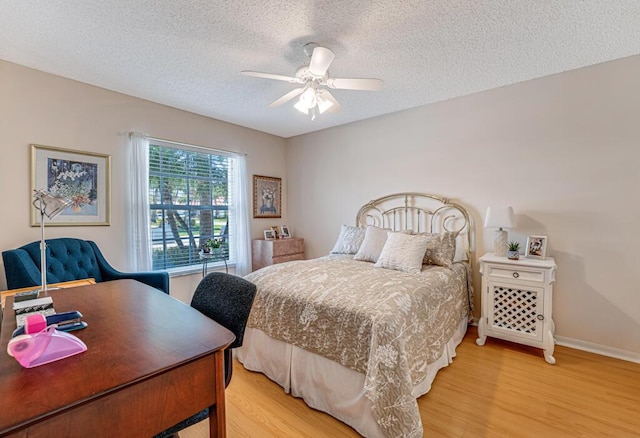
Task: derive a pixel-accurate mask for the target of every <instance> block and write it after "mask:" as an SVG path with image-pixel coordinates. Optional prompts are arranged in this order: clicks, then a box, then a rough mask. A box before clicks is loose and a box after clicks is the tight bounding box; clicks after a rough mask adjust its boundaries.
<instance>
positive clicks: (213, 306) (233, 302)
mask: <svg viewBox="0 0 640 438" xmlns="http://www.w3.org/2000/svg"><path fill="white" fill-rule="evenodd" d="M255 295H256V285H255V284H253V283H251V282H250V281H247V280H245V279H244V278H241V277H236V276H235V275H231V274H225V273H223V272H212V273H211V274H209V275H207V276H206V277H204V278H203V279H202V280H201V281H200V284H199V285H198V287H197V288H196V291H195V292H194V294H193V298H192V300H191V307H193V308H194V309H196V310H198V311H199V312H200V313H202V314H204V315H206V316H208V317H209V318H211V319H213V320H214V321H216V322H217V323H218V324H220V325H221V326H223V327H225V328H227V329H228V330H230V331H231V332H233V334H234V335H236V340H235V341H233V343H232V344H231V345H230V346H229V347H228V348H227V349H226V350H225V351H224V376H225V377H224V386H225V388H226V387H227V386H229V382H231V375H232V373H233V355H232V352H231V349H232V348H236V347H240V346H242V340H243V338H244V329H245V327H246V326H247V320H248V319H249V312H250V311H251V305H252V304H253V298H254V297H255ZM212 372H213V370H212ZM208 416H209V409H204V410H202V411H200V412H198V413H197V414H195V415H192V416H191V417H189V418H187V419H186V420H183V421H181V422H180V423H178V424H176V425H175V426H173V427H170V428H169V429H167V430H165V431H163V432H161V433H159V434H158V435H156V436H155V438H168V437H170V436H172V435H174V434H176V433H177V432H178V431H180V430H182V429H185V428H187V427H189V426H192V425H194V424H196V423H198V422H200V421H202V420H204V419H205V418H207V417H208Z"/></svg>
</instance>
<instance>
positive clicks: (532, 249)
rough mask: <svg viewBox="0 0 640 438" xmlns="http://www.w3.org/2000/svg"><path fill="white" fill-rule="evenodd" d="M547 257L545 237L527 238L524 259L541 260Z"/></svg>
mask: <svg viewBox="0 0 640 438" xmlns="http://www.w3.org/2000/svg"><path fill="white" fill-rule="evenodd" d="M546 255H547V236H529V237H527V249H526V252H525V257H527V258H530V259H541V260H544V258H545V257H546Z"/></svg>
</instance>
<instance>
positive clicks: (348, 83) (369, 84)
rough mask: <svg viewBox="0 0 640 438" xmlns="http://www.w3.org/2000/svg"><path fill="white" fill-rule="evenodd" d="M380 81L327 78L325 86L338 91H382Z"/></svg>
mask: <svg viewBox="0 0 640 438" xmlns="http://www.w3.org/2000/svg"><path fill="white" fill-rule="evenodd" d="M383 84H384V82H382V80H381V79H347V78H329V79H327V86H328V87H329V88H335V89H338V90H365V91H378V90H380V89H382V85H383Z"/></svg>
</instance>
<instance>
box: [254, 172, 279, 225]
mask: <svg viewBox="0 0 640 438" xmlns="http://www.w3.org/2000/svg"><path fill="white" fill-rule="evenodd" d="M281 209H282V179H281V178H274V177H271V176H262V175H253V217H254V218H280V217H282V211H281Z"/></svg>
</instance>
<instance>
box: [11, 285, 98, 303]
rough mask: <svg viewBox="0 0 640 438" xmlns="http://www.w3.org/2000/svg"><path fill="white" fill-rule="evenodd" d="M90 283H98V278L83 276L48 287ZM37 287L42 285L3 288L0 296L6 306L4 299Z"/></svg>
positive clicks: (65, 286)
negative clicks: (80, 278) (79, 278)
mask: <svg viewBox="0 0 640 438" xmlns="http://www.w3.org/2000/svg"><path fill="white" fill-rule="evenodd" d="M88 284H96V280H95V279H94V278H83V279H82V280H73V281H65V282H64V283H53V284H47V288H51V289H53V288H62V289H64V288H68V287H76V286H86V285H88ZM36 289H40V286H29V287H23V288H20V289H9V290H3V291H2V292H0V297H1V299H2V302H1V304H2V307H3V308H4V300H5V299H6V298H7V297H12V296H14V295H15V294H17V293H18V292H26V291H28V290H36Z"/></svg>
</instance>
